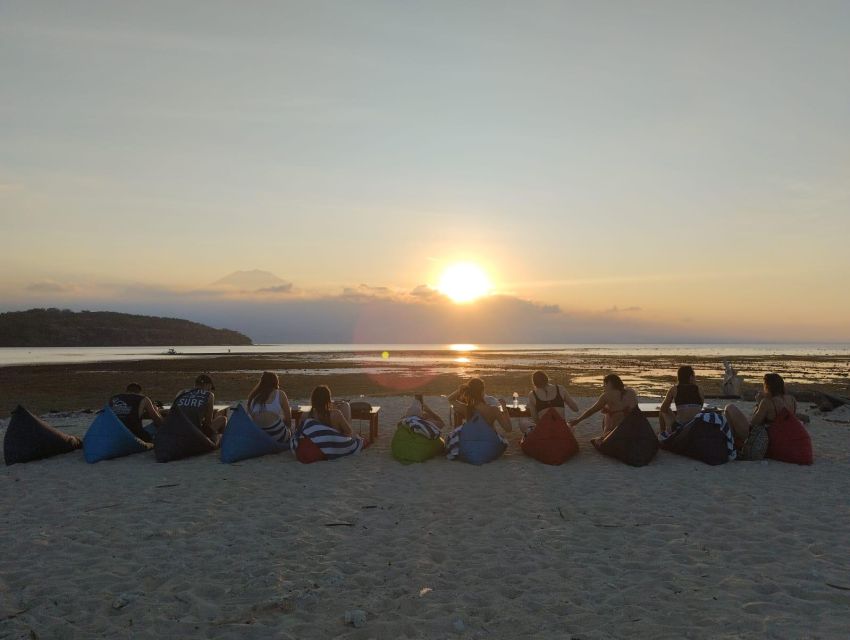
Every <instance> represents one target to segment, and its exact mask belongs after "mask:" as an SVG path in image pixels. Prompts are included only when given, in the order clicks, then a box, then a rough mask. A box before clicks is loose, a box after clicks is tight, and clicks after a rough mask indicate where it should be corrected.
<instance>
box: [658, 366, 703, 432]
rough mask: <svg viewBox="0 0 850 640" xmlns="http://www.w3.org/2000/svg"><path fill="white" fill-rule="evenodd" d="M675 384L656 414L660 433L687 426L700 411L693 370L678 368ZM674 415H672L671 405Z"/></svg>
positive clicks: (691, 368)
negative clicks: (674, 404)
mask: <svg viewBox="0 0 850 640" xmlns="http://www.w3.org/2000/svg"><path fill="white" fill-rule="evenodd" d="M676 378H677V380H678V382H677V384H674V385H673V386H672V387H670V390H669V391H667V395H666V396H665V397H664V401H663V402H662V403H661V407H660V409H659V412H658V423H659V427H660V431H662V432H664V431H669V430H672V429H675V428H676V427H678V426H681V425H684V424H687V423H688V422H690V421H691V420H693V418H694V417H695V416H696V415H697V414H698V413H699V412H700V411H701V410H702V406H703V403H704V402H705V401H704V399H703V395H702V391H701V390H700V388H699V386H698V385H697V377H696V373H695V372H694V368H693V367H691V366H688V365H684V366H681V367H679V370H678V371H677V372H676ZM674 402H675V403H676V413H675V414H674V413H673V403H674Z"/></svg>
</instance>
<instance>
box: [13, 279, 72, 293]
mask: <svg viewBox="0 0 850 640" xmlns="http://www.w3.org/2000/svg"><path fill="white" fill-rule="evenodd" d="M25 288H26V290H27V291H30V292H32V293H73V292H74V291H75V290H76V289H75V287H74V286H73V285H67V284H61V283H59V282H54V281H53V280H42V281H41V282H33V283H32V284H29V285H27V286H26V287H25Z"/></svg>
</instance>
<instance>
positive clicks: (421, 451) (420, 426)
mask: <svg viewBox="0 0 850 640" xmlns="http://www.w3.org/2000/svg"><path fill="white" fill-rule="evenodd" d="M445 426H446V425H445V422H443V419H442V418H441V417H440V416H439V415H437V413H436V412H434V411H433V410H432V409H431V408H430V407H429V406H428V405H427V404H425V399H424V398H423V396H421V395H417V396H415V397H414V400H413V403H412V404H411V405H410V407H409V408H408V409H407V412H406V413H405V415H404V417H403V418H402V419H401V420H400V421H399V423H398V426H397V427H396V432H395V435H394V436H393V441H392V444H391V445H390V449H391V451H392V454H393V457H394V458H395V459H396V460H398V461H399V462H401V463H403V464H410V463H413V462H425V461H426V460H429V459H430V458H433V457H434V456H436V455H439V454H440V453H442V452H443V451H444V450H445V441H444V440H443V438H442V429H443V428H444V427H445Z"/></svg>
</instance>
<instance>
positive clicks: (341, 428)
mask: <svg viewBox="0 0 850 640" xmlns="http://www.w3.org/2000/svg"><path fill="white" fill-rule="evenodd" d="M310 402H311V409H310V411H309V413H307V414H306V415H304V416H302V417H301V422H302V423H303V422H306V421H307V420H308V419H313V420H316V421H318V422H320V423H321V424H323V425H325V426H328V427H331V428H332V429H334V430H336V431H338V432H339V433H341V434H343V435H346V436H354V430H353V429H352V427H351V406H350V405H349V403H348V402H346V401H344V400H337V401H335V400H334V399H333V397H332V395H331V390H330V388H328V387H327V386H326V385H319V386H317V387H316V388H315V389H313V393H312V394H311V396H310ZM108 406H109V408H110V409H112V411H113V412H114V413H115V415H116V416H117V417H118V418H119V419H120V420H121V422H122V423H123V424H124V426H126V427H127V429H129V430H130V432H131V433H132V434H133V435H135V436H136V437H137V438H139V439H141V440H143V441H145V442H153V441H154V438H155V436H156V432H157V430H158V429H159V428H160V427H162V425H163V424H164V423H165V420H166V419H167V417H168V414H169V412H170V411H174V410H175V408H177V409H179V410H180V411H181V413H182V414H183V415H184V416H185V417H186V418H187V419H188V420H189V422H191V423H192V424H193V425H194V426H195V427H196V428H197V429H198V430H200V431H201V432H202V433H203V434H204V435H205V436H207V437H208V438H209V439H210V440H212V441H216V440H218V438H219V437H220V436H221V434H222V432H223V431H224V429H225V427H226V426H227V417H228V416H227V414H228V409H227V408H223V409H216V408H215V384H214V383H213V380H212V378H211V377H210V376H209V375H207V374H206V373H202V374H201V375H199V376H198V377H197V378H196V379H195V384H194V386H193V387H191V388H189V389H184V390H183V391H180V393H178V394H177V396H176V397H175V398H174V401H173V402H172V403H171V406H170V407H169V408H168V409H164V408H161V407H158V406H157V405H156V404H155V403H154V402H153V401H152V400H151V399H150V398H149V397H148V396H146V395H145V394H144V393H142V387H141V385H139V384H138V383H135V382H131V383H130V384H128V385H127V388H126V390H125V391H124V392H123V393H118V394H116V395H114V396H112V397H111V398H110V399H109V404H108ZM245 408H246V410H247V412H248V414H249V415H250V417H251V419H252V420H253V421H254V423H255V424H256V425H257V426H258V427H260V428H261V429H263V431H265V432H266V433H267V434H268V435H269V436H271V437H272V438H273V439H274V440H276V441H278V442H280V443H285V442H288V441H289V440H290V439H291V438H292V436H293V433H294V432H293V424H292V408H291V406H290V404H289V398H288V397H287V395H286V392H285V391H284V390H283V389H281V388H280V379H279V378H278V376H277V374H275V373H273V372H271V371H266V372H264V373H263V374H262V376H260V380H259V382H257V384H256V385H255V386H254V388H253V389H251V392H250V393H249V394H248V398H247V400H246V402H245ZM145 421H150V424H148V425H146V424H145ZM296 426H297V425H296Z"/></svg>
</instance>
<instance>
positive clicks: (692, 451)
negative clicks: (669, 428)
mask: <svg viewBox="0 0 850 640" xmlns="http://www.w3.org/2000/svg"><path fill="white" fill-rule="evenodd" d="M660 446H661V448H662V449H664V450H665V451H671V452H673V453H678V454H679V455H681V456H687V457H688V458H693V459H694V460H699V461H701V462H704V463H705V464H710V465H713V466H714V465H718V464H725V463H727V462H729V461H730V460H734V459H735V457H736V454H735V443H734V437H733V436H732V431H731V429H730V428H729V424H728V423H727V422H726V418H725V417H723V416H722V415H721V414H719V413H713V412H710V413H701V414H699V415H698V416H696V417H695V418H694V419H693V420H691V421H690V422H689V423H687V424H686V425H684V426H682V427H679V428H677V429H676V430H675V431H673V433H671V434H667V435H664V434H662V440H661V445H660Z"/></svg>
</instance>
